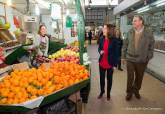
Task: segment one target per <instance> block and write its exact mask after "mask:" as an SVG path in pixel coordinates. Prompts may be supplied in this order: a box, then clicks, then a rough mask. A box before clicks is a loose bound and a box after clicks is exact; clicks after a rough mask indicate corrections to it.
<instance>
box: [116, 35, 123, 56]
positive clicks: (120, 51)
mask: <svg viewBox="0 0 165 114" xmlns="http://www.w3.org/2000/svg"><path fill="white" fill-rule="evenodd" d="M117 42H118V46H119V47H118V48H119V57H121V53H122V47H123V40H122V39H121V38H117Z"/></svg>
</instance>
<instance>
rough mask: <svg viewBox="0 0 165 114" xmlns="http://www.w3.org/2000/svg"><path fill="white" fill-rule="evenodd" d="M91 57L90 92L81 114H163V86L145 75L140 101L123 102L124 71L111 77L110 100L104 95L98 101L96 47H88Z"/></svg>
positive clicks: (164, 89) (125, 77) (117, 72)
mask: <svg viewBox="0 0 165 114" xmlns="http://www.w3.org/2000/svg"><path fill="white" fill-rule="evenodd" d="M88 53H89V56H90V57H91V62H92V64H91V69H92V71H91V72H92V76H91V91H90V95H89V102H88V104H83V114H165V84H164V83H162V82H160V81H159V80H157V79H155V78H154V77H152V76H151V75H149V74H147V73H145V76H144V80H143V84H142V89H141V91H140V93H141V95H142V99H141V100H137V99H136V98H135V97H133V99H132V100H131V101H129V102H127V101H125V95H126V94H125V90H126V79H127V75H126V72H125V70H124V71H123V72H121V71H118V70H116V71H115V72H114V75H113V85H112V91H111V100H110V101H107V100H106V94H105V95H104V97H103V98H102V99H100V100H98V99H97V96H98V94H99V92H100V91H99V72H98V53H97V45H94V44H93V45H91V46H89V47H88Z"/></svg>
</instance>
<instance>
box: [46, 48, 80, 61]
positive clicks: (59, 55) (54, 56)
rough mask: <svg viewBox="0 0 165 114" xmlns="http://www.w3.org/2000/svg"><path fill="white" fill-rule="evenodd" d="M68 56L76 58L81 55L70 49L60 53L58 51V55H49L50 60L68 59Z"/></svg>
mask: <svg viewBox="0 0 165 114" xmlns="http://www.w3.org/2000/svg"><path fill="white" fill-rule="evenodd" d="M66 56H75V57H79V53H78V52H75V51H72V50H70V49H63V48H62V49H61V50H59V51H57V52H56V53H54V54H52V55H49V58H50V59H57V58H60V57H66Z"/></svg>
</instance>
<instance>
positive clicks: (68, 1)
mask: <svg viewBox="0 0 165 114" xmlns="http://www.w3.org/2000/svg"><path fill="white" fill-rule="evenodd" d="M11 1H12V6H13V7H14V8H16V9H17V10H18V11H20V12H22V13H26V11H27V1H28V0H11ZM40 1H41V2H40ZM42 1H43V2H44V3H43V2H42ZM0 2H3V3H7V0H0ZM29 3H30V4H29V10H30V11H31V12H32V13H33V12H35V5H36V4H37V5H38V6H39V8H40V12H41V13H42V14H50V9H47V8H46V7H45V4H51V3H57V4H59V5H61V6H63V8H64V9H74V8H75V5H74V4H75V0H29ZM43 4H44V5H43ZM64 11H65V10H64Z"/></svg>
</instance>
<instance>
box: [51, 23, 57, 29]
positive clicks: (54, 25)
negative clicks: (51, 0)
mask: <svg viewBox="0 0 165 114" xmlns="http://www.w3.org/2000/svg"><path fill="white" fill-rule="evenodd" d="M52 28H54V29H56V28H57V21H53V22H52Z"/></svg>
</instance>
